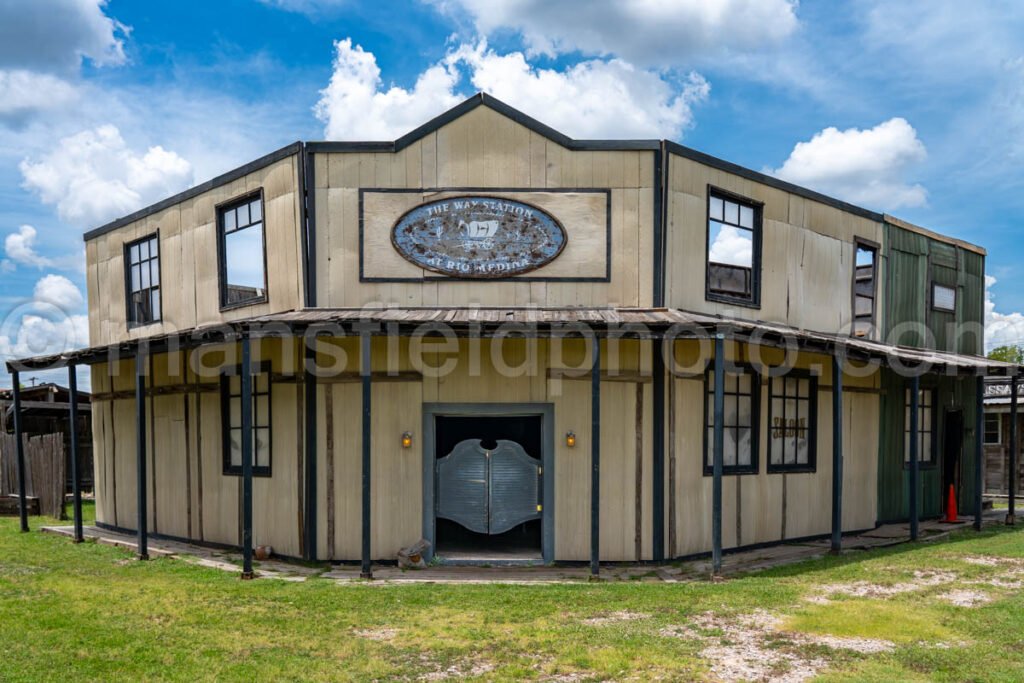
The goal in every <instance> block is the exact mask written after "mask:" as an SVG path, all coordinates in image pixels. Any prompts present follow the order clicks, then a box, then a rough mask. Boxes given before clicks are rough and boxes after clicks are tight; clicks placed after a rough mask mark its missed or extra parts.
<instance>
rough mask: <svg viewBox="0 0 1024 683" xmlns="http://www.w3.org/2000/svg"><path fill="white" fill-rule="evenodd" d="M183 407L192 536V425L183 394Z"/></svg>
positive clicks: (188, 518) (187, 503) (188, 526)
mask: <svg viewBox="0 0 1024 683" xmlns="http://www.w3.org/2000/svg"><path fill="white" fill-rule="evenodd" d="M181 404H182V408H183V410H184V412H185V528H186V529H188V536H189V537H191V536H192V425H191V424H190V420H189V418H190V414H189V409H188V404H189V396H188V394H183V395H182V397H181Z"/></svg>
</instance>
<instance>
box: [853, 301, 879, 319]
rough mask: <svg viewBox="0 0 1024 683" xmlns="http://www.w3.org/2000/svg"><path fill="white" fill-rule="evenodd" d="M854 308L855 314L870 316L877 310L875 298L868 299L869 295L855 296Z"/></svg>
mask: <svg viewBox="0 0 1024 683" xmlns="http://www.w3.org/2000/svg"><path fill="white" fill-rule="evenodd" d="M854 302H855V304H854V310H853V314H854V315H856V316H867V317H870V316H871V314H872V313H873V312H874V310H875V301H874V299H868V298H867V297H863V296H858V297H854Z"/></svg>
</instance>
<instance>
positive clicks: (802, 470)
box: [768, 465, 818, 474]
mask: <svg viewBox="0 0 1024 683" xmlns="http://www.w3.org/2000/svg"><path fill="white" fill-rule="evenodd" d="M817 471H818V468H817V466H815V465H799V466H797V465H793V466H789V467H787V466H785V465H769V466H768V474H814V473H816V472H817Z"/></svg>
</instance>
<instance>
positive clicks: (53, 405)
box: [0, 382, 93, 492]
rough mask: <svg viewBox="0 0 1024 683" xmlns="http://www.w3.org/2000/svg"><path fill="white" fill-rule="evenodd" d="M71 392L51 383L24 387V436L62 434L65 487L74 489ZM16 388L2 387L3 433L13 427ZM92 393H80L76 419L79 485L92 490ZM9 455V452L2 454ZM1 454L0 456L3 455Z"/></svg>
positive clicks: (0, 422) (0, 416) (0, 428)
mask: <svg viewBox="0 0 1024 683" xmlns="http://www.w3.org/2000/svg"><path fill="white" fill-rule="evenodd" d="M69 393H70V392H69V391H68V388H67V387H64V386H61V385H59V384H54V383H52V382H46V383H43V384H36V385H34V386H30V387H22V389H21V410H22V413H21V414H22V434H24V435H25V436H29V437H32V436H42V435H44V434H61V435H62V436H63V441H64V445H65V452H64V460H65V468H64V471H65V472H66V473H67V482H66V486H65V488H66V489H67V491H68V492H70V491H71V489H72V481H71V471H72V468H71V450H70V449H69V448H67V446H68V444H70V443H71V425H72V418H71V413H70V412H69V408H70V406H71V402H70V400H69ZM13 394H14V392H13V390H11V389H0V432H2V433H4V434H6V433H9V432H11V431H12V430H13V427H14V425H13V423H12V420H11V417H12V415H13V413H14V405H13V404H14V400H13ZM89 401H90V396H89V392H87V391H79V392H78V414H77V415H76V417H75V418H74V424H75V429H76V430H77V431H78V434H77V437H78V440H79V444H80V446H79V449H78V468H79V471H80V472H81V481H80V484H81V486H82V488H83V489H85V490H87V491H91V490H92V487H93V481H92V472H93V464H92V409H91V408H90V406H89ZM2 456H6V454H2ZM2 456H0V457H2Z"/></svg>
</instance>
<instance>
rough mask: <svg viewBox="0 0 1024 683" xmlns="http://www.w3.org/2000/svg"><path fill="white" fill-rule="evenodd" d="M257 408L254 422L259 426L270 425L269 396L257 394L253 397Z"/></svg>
mask: <svg viewBox="0 0 1024 683" xmlns="http://www.w3.org/2000/svg"><path fill="white" fill-rule="evenodd" d="M253 401H254V403H255V409H254V410H253V413H254V414H253V424H254V425H255V426H257V427H269V426H270V400H269V397H267V396H257V397H256V398H254V399H253Z"/></svg>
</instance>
